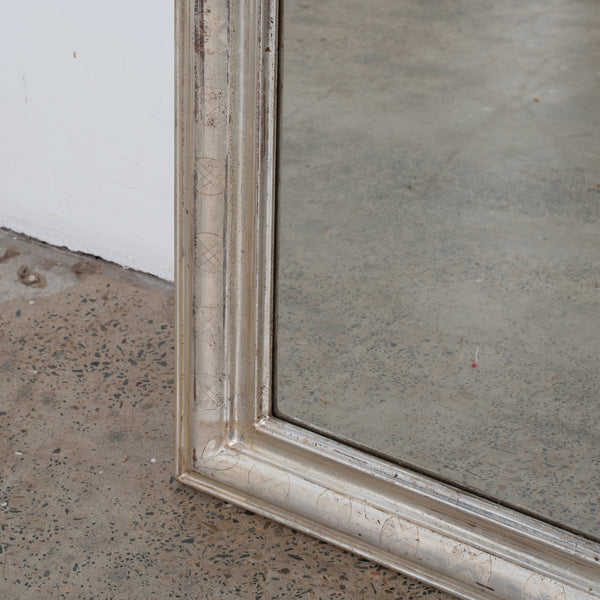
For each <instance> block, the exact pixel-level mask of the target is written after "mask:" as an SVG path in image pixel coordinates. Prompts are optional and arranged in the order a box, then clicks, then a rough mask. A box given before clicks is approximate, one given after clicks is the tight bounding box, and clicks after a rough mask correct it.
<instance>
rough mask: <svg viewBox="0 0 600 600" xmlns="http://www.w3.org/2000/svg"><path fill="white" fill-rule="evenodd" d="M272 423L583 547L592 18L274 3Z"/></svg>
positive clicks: (482, 4) (595, 97)
mask: <svg viewBox="0 0 600 600" xmlns="http://www.w3.org/2000/svg"><path fill="white" fill-rule="evenodd" d="M281 45H282V47H283V58H282V61H281V64H280V69H281V72H282V90H283V91H282V98H281V103H280V104H281V114H280V121H279V128H280V136H281V138H280V147H279V190H278V245H279V249H278V252H279V255H278V276H277V277H278V283H277V290H278V291H277V334H276V348H277V350H276V365H277V367H276V380H277V383H276V390H275V398H276V414H277V415H278V416H280V417H282V418H285V419H288V420H291V421H293V422H296V423H299V424H301V425H304V426H306V427H310V428H312V429H314V430H317V431H319V432H322V433H325V434H327V435H330V436H333V437H335V438H338V439H341V440H344V441H346V442H349V443H352V444H355V445H357V446H359V447H362V448H366V449H369V450H371V451H373V452H376V453H378V454H380V455H383V456H385V457H389V458H391V459H393V460H395V461H398V462H399V463H400V464H403V465H408V466H410V467H411V468H413V469H416V470H418V471H419V472H422V473H426V474H429V475H432V476H434V477H436V478H438V479H441V480H443V481H447V482H449V483H451V484H453V485H456V486H459V487H461V488H463V489H466V490H469V491H473V492H475V493H477V494H480V495H483V496H484V497H488V498H491V499H494V500H495V501H498V502H501V503H503V504H506V505H508V506H512V507H515V508H518V509H519V510H523V511H525V512H528V513H530V514H533V515H535V516H538V517H540V518H542V519H545V520H547V521H549V522H553V523H558V524H560V525H561V526H563V527H566V528H569V529H572V530H574V531H577V532H580V533H582V534H584V535H586V536H588V537H591V538H595V539H598V538H600V508H599V494H598V490H599V489H600V425H599V411H600V402H599V401H600V368H599V355H600V235H599V228H598V223H599V218H600V110H599V106H600V104H599V103H600V3H598V2H596V1H594V0H587V1H586V0H580V1H578V2H572V1H570V0H569V1H567V0H550V1H544V2H542V1H538V0H528V1H527V2H523V1H522V0H501V1H497V0H478V1H476V2H472V1H467V0H447V1H445V2H438V1H434V0H378V1H376V2H369V3H365V2H359V1H358V0H330V1H328V2H322V1H319V0H286V1H285V2H284V5H283V34H282V40H281Z"/></svg>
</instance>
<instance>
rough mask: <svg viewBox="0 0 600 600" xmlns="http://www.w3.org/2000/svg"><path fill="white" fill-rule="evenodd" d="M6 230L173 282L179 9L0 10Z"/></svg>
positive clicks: (144, 5) (1, 192) (117, 4)
mask: <svg viewBox="0 0 600 600" xmlns="http://www.w3.org/2000/svg"><path fill="white" fill-rule="evenodd" d="M0 226H4V227H9V228H11V229H13V230H15V231H19V232H23V233H26V234H28V235H31V236H34V237H36V238H39V239H42V240H44V241H47V242H50V243H52V244H57V245H64V246H67V247H69V248H71V249H74V250H80V251H84V252H88V253H91V254H96V255H99V256H102V257H103V258H106V259H109V260H112V261H115V262H117V263H120V264H122V265H125V266H128V267H133V268H136V269H140V270H143V271H147V272H150V273H153V274H155V275H158V276H160V277H163V278H166V279H173V4H172V2H171V1H167V0H154V1H152V0H150V1H149V0H103V1H102V2H98V1H91V0H52V1H48V0H28V1H27V2H24V1H23V0H2V1H1V2H0Z"/></svg>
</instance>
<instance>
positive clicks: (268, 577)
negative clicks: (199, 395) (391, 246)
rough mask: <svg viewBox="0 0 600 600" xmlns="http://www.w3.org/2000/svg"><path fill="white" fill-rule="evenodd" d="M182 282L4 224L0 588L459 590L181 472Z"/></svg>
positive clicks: (245, 594) (248, 594) (61, 591)
mask: <svg viewBox="0 0 600 600" xmlns="http://www.w3.org/2000/svg"><path fill="white" fill-rule="evenodd" d="M173 326H174V319H173V287H172V286H171V285H168V284H166V283H164V282H162V281H159V280H157V279H155V278H152V277H149V276H145V275H142V274H138V273H134V272H131V271H126V270H124V269H122V268H120V267H117V266H115V265H112V264H107V263H103V262H101V261H97V260H93V259H90V258H87V257H82V256H78V255H77V254H73V253H70V252H67V251H64V250H59V249H55V248H52V247H49V246H45V245H40V244H38V243H35V242H32V241H29V240H26V239H23V238H19V237H14V234H11V233H9V232H2V231H0V456H1V457H2V466H1V471H0V473H1V484H0V598H2V600H27V599H30V598H35V599H37V598H39V599H44V600H46V599H48V600H54V599H63V598H64V599H67V598H69V599H71V598H72V599H78V600H92V599H95V600H109V599H117V598H123V599H127V600H133V599H137V598H139V599H147V598H156V599H162V598H190V599H191V598H193V599H198V600H210V599H217V598H219V599H225V598H232V599H252V600H258V599H265V600H266V599H274V598H321V599H324V600H325V599H333V598H340V599H342V598H344V599H360V598H364V599H367V598H391V599H406V600H409V599H415V600H416V599H419V598H424V597H427V598H433V599H437V600H449V599H450V596H448V595H446V594H444V593H441V592H438V591H436V590H434V589H432V588H430V587H428V586H424V585H422V584H420V583H418V582H416V581H414V580H411V579H407V578H405V577H404V576H402V575H399V574H397V573H394V572H392V571H389V570H387V569H384V568H382V567H379V566H377V565H375V564H373V563H371V562H369V561H367V560H363V559H360V558H358V557H356V556H354V555H352V554H350V553H347V552H345V551H342V550H339V549H337V548H335V547H333V546H330V545H328V544H325V543H323V542H319V541H316V540H314V539H312V538H310V537H307V536H306V535H303V534H301V533H297V532H295V531H293V530H291V529H288V528H286V527H283V526H281V525H278V524H276V523H274V522H272V521H269V520H266V519H264V518H262V517H259V516H257V515H254V514H251V513H249V512H247V511H244V510H241V509H239V508H237V507H235V506H232V505H230V504H227V503H224V502H222V501H219V500H216V499H214V498H212V497H210V496H207V495H204V494H202V493H199V492H195V491H193V490H190V489H187V488H185V487H183V486H181V485H180V484H178V483H177V482H175V481H174V480H173V479H172V477H171V475H172V472H173V468H174V466H173V460H174V411H175V409H174V375H173V373H174V365H173V343H174V331H173Z"/></svg>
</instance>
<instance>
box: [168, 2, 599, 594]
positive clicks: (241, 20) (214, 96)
mask: <svg viewBox="0 0 600 600" xmlns="http://www.w3.org/2000/svg"><path fill="white" fill-rule="evenodd" d="M278 9H279V6H278V2H277V0H246V1H245V2H228V1H227V0H202V1H199V0H178V1H177V2H176V50H177V52H176V55H177V57H176V177H175V180H176V236H177V242H176V243H177V250H176V256H177V257H176V291H177V302H176V306H177V338H176V352H177V417H176V423H177V433H176V444H177V455H176V456H177V465H176V470H177V478H178V480H179V481H180V482H182V483H184V484H186V485H189V486H191V487H193V488H195V489H198V490H202V491H205V492H208V493H210V494H213V495H215V496H217V497H220V498H222V499H225V500H227V501H230V502H233V503H235V504H238V505H240V506H243V507H245V508H247V509H249V510H252V511H253V512H256V513H259V514H262V515H265V516H267V517H270V518H272V519H275V520H276V521H279V522H281V523H284V524H286V525H289V526H292V527H294V528H297V529H299V530H302V531H304V532H306V533H309V534H311V535H313V536H316V537H318V538H320V539H323V540H326V541H329V542H332V543H334V544H336V545H338V546H341V547H343V548H346V549H348V550H350V551H352V552H355V553H357V554H359V555H362V556H364V557H367V558H370V559H372V560H374V561H376V562H378V563H381V564H383V565H386V566H388V567H391V568H393V569H396V570H399V571H402V572H404V573H406V574H408V575H411V576H414V577H416V578H417V579H420V580H421V581H423V582H426V583H429V584H432V585H434V586H436V587H438V588H440V589H443V590H445V591H448V592H450V593H452V594H455V595H457V596H458V597H461V598H472V599H481V600H483V599H491V598H494V599H503V600H518V599H522V600H529V599H534V598H535V599H537V598H540V599H541V598H549V599H552V600H554V599H556V600H559V599H563V598H564V599H587V600H591V599H593V598H596V599H599V598H600V562H599V561H600V548H599V547H598V545H597V544H595V543H593V542H590V541H588V540H586V539H584V538H581V537H579V536H576V535H574V534H572V533H569V532H566V531H563V530H561V529H560V528H558V527H555V526H551V525H548V524H545V523H543V522H541V521H538V520H536V519H534V518H532V517H529V516H526V515H523V514H520V513H518V512H516V511H513V510H510V509H507V508H504V507H502V506H499V505H496V504H494V503H492V502H489V501H487V500H483V499H480V498H477V497H476V496H473V495H470V494H468V493H466V492H462V491H460V490H458V489H455V488H453V487H451V486H449V485H446V484H443V483H440V482H438V481H435V480H433V479H430V478H427V477H425V476H422V475H419V474H417V473H414V472H411V471H410V470H408V469H405V468H402V467H399V466H397V465H394V464H392V463H389V462H386V461H384V460H382V459H379V458H377V457H374V456H371V455H369V454H367V453H365V452H363V451H361V450H357V449H355V448H352V447H350V446H346V445H344V444H342V443H339V442H336V441H334V440H331V439H328V438H326V437H324V436H321V435H318V434H316V433H313V432H310V431H308V430H305V429H302V428H300V427H298V426H296V425H293V424H291V423H288V422H285V421H283V420H280V419H277V418H275V417H273V416H272V410H271V389H272V369H273V360H272V358H273V357H272V353H273V343H272V340H273V337H274V302H273V298H274V293H273V287H274V273H275V260H274V256H275V180H276V176H275V171H276V124H277V81H278V79H277V60H278V31H279V27H278Z"/></svg>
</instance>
